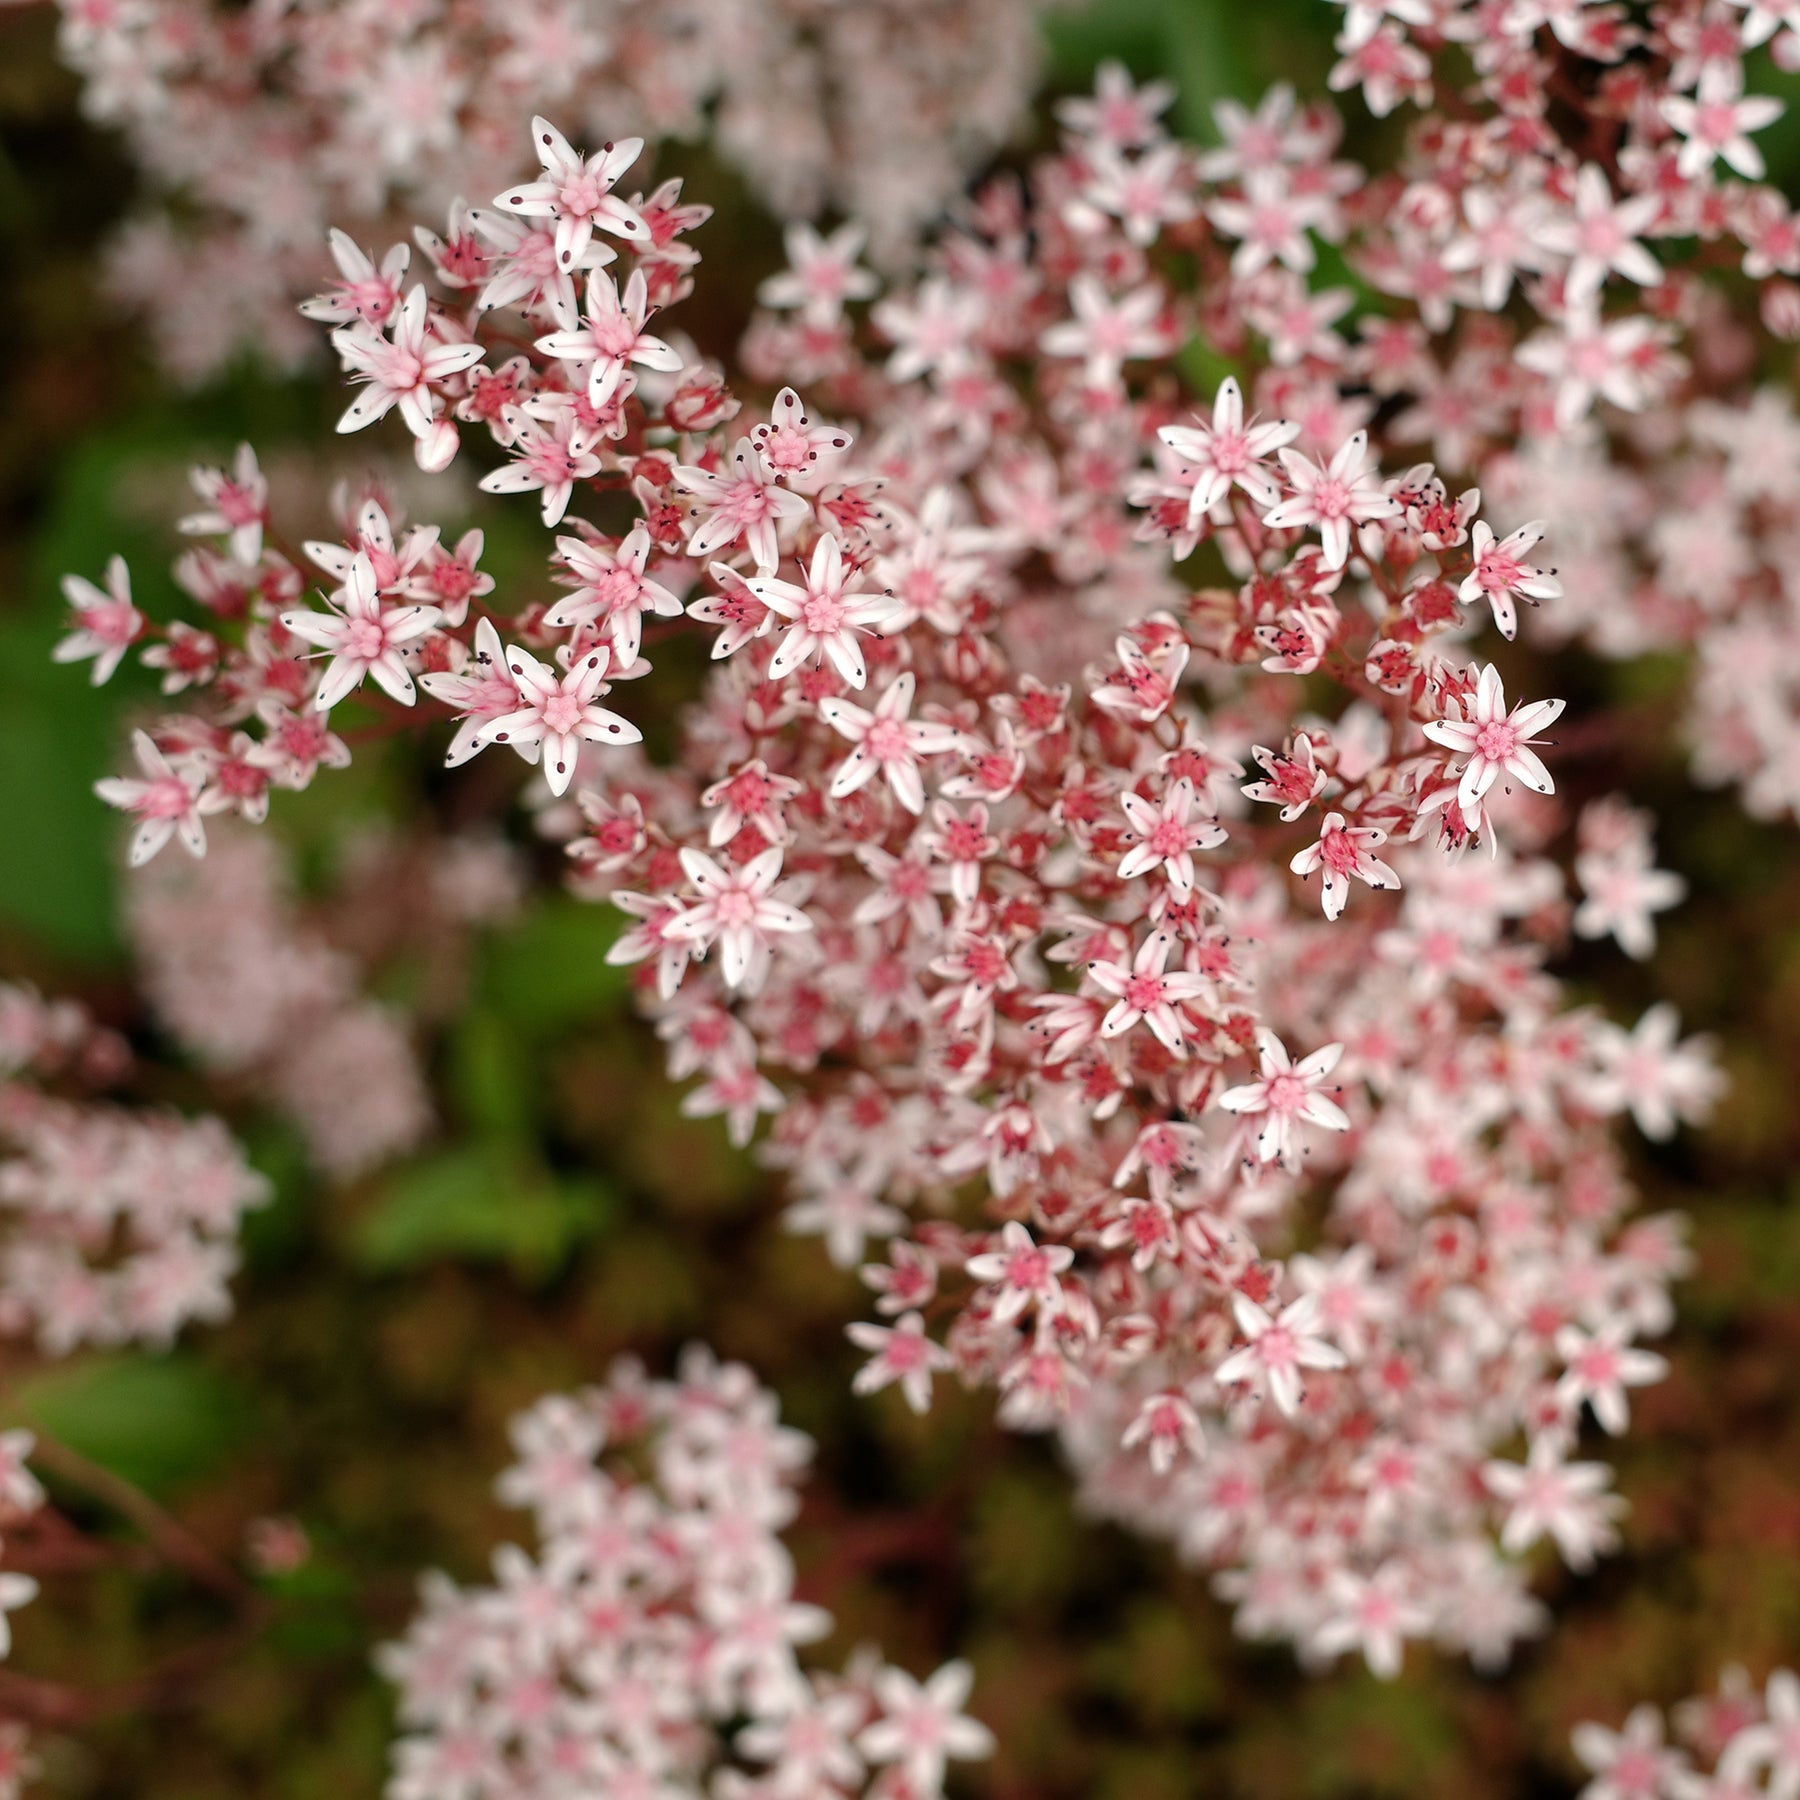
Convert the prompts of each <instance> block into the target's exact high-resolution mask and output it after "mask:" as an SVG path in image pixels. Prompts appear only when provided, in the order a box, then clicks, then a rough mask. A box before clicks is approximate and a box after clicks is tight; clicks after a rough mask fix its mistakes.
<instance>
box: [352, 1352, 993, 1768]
mask: <svg viewBox="0 0 1800 1800" xmlns="http://www.w3.org/2000/svg"><path fill="white" fill-rule="evenodd" d="M512 1439H513V1446H514V1449H515V1451H516V1452H517V1455H518V1461H517V1462H516V1463H515V1464H514V1465H513V1466H512V1467H511V1468H510V1469H508V1470H507V1471H506V1473H505V1474H504V1475H502V1476H501V1478H500V1484H499V1492H500V1497H501V1498H502V1499H503V1500H505V1501H507V1502H508V1503H509V1504H511V1505H514V1506H523V1507H529V1508H530V1510H531V1513H532V1515H533V1518H534V1521H535V1523H536V1527H537V1536H538V1548H537V1552H536V1554H535V1555H533V1554H531V1553H530V1552H528V1551H526V1550H524V1549H521V1548H519V1547H518V1546H517V1545H512V1544H508V1545H504V1546H502V1547H501V1548H500V1549H499V1550H498V1551H496V1552H495V1555H494V1581H493V1584H492V1585H491V1586H488V1587H482V1588H473V1589H466V1588H458V1587H456V1586H455V1585H454V1584H453V1583H451V1582H450V1581H449V1580H447V1579H446V1578H444V1577H443V1576H431V1577H428V1578H427V1579H426V1581H425V1583H424V1607H423V1610H422V1612H421V1613H420V1615H419V1617H418V1618H417V1619H416V1620H415V1621H414V1623H413V1625H412V1627H411V1629H410V1630H409V1631H408V1633H407V1636H406V1637H405V1639H404V1640H403V1641H402V1642H400V1643H398V1644H395V1645H391V1646H390V1647H389V1648H388V1649H387V1650H386V1651H385V1652H384V1653H383V1656H382V1661H383V1666H384V1668H385V1670H386V1672H387V1674H388V1675H389V1676H390V1678H391V1679H392V1680H394V1681H395V1682H396V1683H397V1684H398V1686H399V1688H400V1718H401V1723H402V1726H403V1729H404V1735H403V1736H402V1737H401V1738H400V1740H399V1743H398V1746H397V1748H396V1752H395V1771H394V1775H393V1778H392V1780H391V1781H390V1783H389V1785H388V1793H389V1795H390V1796H391V1797H392V1800H442V1796H443V1795H445V1794H446V1793H452V1792H454V1793H457V1794H461V1795H463V1796H465V1797H466V1800H511V1797H512V1796H515V1795H520V1794H527V1793H530V1794H538V1793H545V1792H552V1791H555V1792H563V1791H576V1790H584V1789H585V1790H592V1791H596V1792H607V1793H633V1794H646V1795H649V1794H654V1795H657V1796H663V1797H666V1800H679V1797H681V1796H687V1795H697V1794H700V1793H707V1794H710V1795H713V1796H715V1797H716V1800H781V1797H783V1796H792V1795H801V1794H806V1795H820V1794H835V1795H850V1794H863V1793H867V1794H869V1795H871V1796H881V1797H882V1800H933V1797H934V1796H937V1795H939V1794H941V1793H942V1791H943V1779H944V1772H945V1767H946V1764H947V1763H948V1762H949V1761H951V1760H960V1759H964V1758H971V1757H983V1756H986V1755H987V1754H988V1752H989V1750H990V1749H991V1748H992V1738H991V1737H990V1735H989V1733H988V1732H987V1730H986V1729H985V1727H983V1726H982V1725H980V1724H978V1723H977V1722H976V1721H975V1720H974V1719H971V1718H969V1717H967V1716H965V1715H964V1713H963V1710H962V1708H963V1703H964V1701H965V1700H966V1699H967V1697H968V1693H969V1686H970V1672H969V1668H968V1665H967V1664H966V1663H949V1664H946V1665H945V1666H944V1667H943V1668H941V1669H939V1670H938V1671H937V1673H936V1674H935V1675H933V1676H931V1677H930V1678H929V1679H928V1680H926V1681H924V1682H920V1681H916V1680H914V1679H913V1678H912V1677H911V1676H910V1675H908V1674H907V1673H906V1672H905V1671H904V1670H902V1669H898V1668H896V1667H894V1666H893V1665H891V1664H889V1663H887V1662H885V1661H883V1660H882V1659H881V1657H880V1656H879V1655H878V1654H876V1653H874V1652H873V1651H868V1650H864V1651H859V1652H858V1653H857V1654H856V1655H854V1656H853V1657H852V1658H851V1659H850V1661H849V1663H848V1665H847V1666H846V1667H845V1669H844V1671H843V1673H842V1674H841V1675H831V1674H827V1673H825V1672H823V1671H821V1670H817V1669H811V1668H804V1667H802V1665H801V1662H800V1658H799V1651H800V1649H801V1647H802V1646H804V1645H807V1644H811V1643H815V1642H817V1641H818V1640H819V1639H821V1638H823V1637H826V1636H828V1635H829V1634H830V1632H831V1629H832V1620H831V1615H830V1614H829V1613H827V1612H826V1611H825V1610H824V1609H823V1608H822V1607H818V1606H813V1605H809V1604H807V1603H805V1602H803V1601H801V1600H798V1599H797V1598H796V1597H795V1593H794V1565H793V1561H792V1558H791V1557H790V1556H789V1554H788V1551H787V1548H786V1546H785V1545H784V1544H783V1543H782V1541H781V1536H780V1534H781V1531H782V1529H783V1528H784V1527H785V1526H786V1525H788V1524H789V1523H790V1522H791V1521H792V1519H793V1518H794V1515H795V1513H796V1512H797V1510H798V1499H797V1495H796V1487H797V1483H798V1481H799V1479H800V1476H801V1474H802V1472H803V1471H804V1468H805V1465H806V1463H807V1461H808V1460H809V1458H810V1456H811V1454H812V1445H811V1442H810V1441H809V1440H808V1439H807V1438H806V1437H805V1436H804V1435H803V1434H802V1433H800V1432H798V1431H795V1430H793V1429H792V1428H790V1427H787V1426H783V1425H782V1424H780V1423H779V1420H778V1415H777V1411H776V1402H775V1397H774V1396H773V1395H772V1394H771V1393H769V1392H768V1391H767V1390H766V1389H764V1388H762V1387H761V1386H759V1385H758V1383H757V1381H756V1379H755V1378H754V1376H752V1375H751V1373H750V1372H749V1370H747V1369H745V1368H744V1367H743V1366H742V1365H741V1364H736V1363H728V1364H720V1363H718V1362H715V1361H714V1360H713V1358H712V1357H711V1356H709V1355H707V1354H706V1353H705V1352H702V1351H698V1350H694V1351H690V1352H689V1353H688V1354H687V1355H686V1356H685V1357H684V1358H683V1359H682V1365H681V1370H680V1375H679V1378H678V1379H676V1380H673V1381H652V1380H649V1379H647V1378H646V1377H645V1375H644V1373H643V1371H642V1370H641V1369H640V1368H639V1367H638V1366H637V1365H636V1364H635V1363H630V1362H626V1363H621V1364H618V1365H616V1366H615V1367H614V1369H613V1370H612V1372H611V1374H610V1375H609V1377H608V1379H607V1381H606V1383H605V1384H604V1385H603V1386H601V1387H597V1388H591V1389H588V1390H586V1391H585V1392H583V1393H580V1394H575V1395H553V1396H551V1397H549V1398H547V1399H544V1400H540V1401H539V1402H538V1403H537V1404H536V1405H535V1406H533V1407H532V1408H531V1409H530V1410H529V1411H527V1412H525V1413H522V1414H520V1415H519V1417H518V1418H516V1419H515V1420H514V1421H513V1424H512Z"/></svg>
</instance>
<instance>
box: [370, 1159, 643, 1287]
mask: <svg viewBox="0 0 1800 1800" xmlns="http://www.w3.org/2000/svg"><path fill="white" fill-rule="evenodd" d="M613 1210H614V1200H613V1196H612V1193H611V1191H610V1190H609V1189H608V1188H607V1187H605V1186H604V1185H603V1184H601V1183H600V1182H598V1181H594V1180H592V1179H588V1178H581V1179H569V1178H560V1177H557V1176H553V1175H551V1174H549V1173H547V1172H546V1171H545V1170H543V1169H541V1168H534V1167H533V1166H532V1165H531V1163H530V1162H529V1161H528V1160H526V1159H525V1158H523V1157H521V1156H518V1155H516V1154H514V1153H513V1152H511V1151H509V1150H508V1149H507V1148H505V1147H504V1146H501V1145H492V1144H484V1145H478V1146H474V1147H471V1148H468V1149H461V1150H452V1151H449V1152H447V1153H445V1154H444V1155H441V1156H434V1157H432V1158H430V1159H429V1160H428V1161H425V1162H420V1163H414V1164H413V1165H411V1166H410V1167H409V1168H405V1169H402V1170H400V1171H399V1172H398V1173H397V1174H395V1175H394V1176H393V1177H391V1178H390V1179H389V1180H388V1181H387V1182H386V1183H385V1184H384V1186H383V1187H382V1189H381V1193H380V1197H379V1199H378V1201H377V1202H376V1204H375V1206H374V1208H373V1209H372V1210H371V1211H370V1212H368V1213H367V1214H366V1215H365V1216H364V1217H363V1219H362V1220H361V1222H360V1224H359V1225H358V1227H357V1229H356V1231H355V1234H354V1236H353V1240H352V1246H351V1248H352V1253H353V1255H354V1256H355V1258H356V1260H357V1261H358V1262H359V1263H360V1264H361V1265H362V1267H363V1268H365V1269H367V1270H370V1271H371V1272H374V1273H388V1272H391V1271H394V1270H399V1269H409V1268H414V1267H416V1266H418V1265H419V1264H421V1263H428V1262H433V1261H436V1260H439V1259H441V1258H459V1257H460V1258H467V1259H470V1260H473V1261H477V1262H502V1263H507V1264H509V1265H510V1266H511V1267H512V1268H513V1269H514V1271H515V1272H516V1273H517V1274H518V1275H520V1276H521V1277H522V1278H524V1279H526V1280H541V1279H543V1278H544V1277H545V1276H548V1275H550V1274H552V1273H554V1272H555V1270H556V1269H557V1268H558V1267H560V1266H561V1264H562V1263H563V1262H564V1261H566V1260H567V1258H568V1255H569V1253H570V1251H571V1250H573V1249H574V1247H575V1246H576V1245H577V1244H578V1243H580V1242H581V1241H582V1240H583V1239H585V1238H589V1237H592V1236H593V1235H594V1233H595V1232H597V1231H599V1230H600V1229H601V1228H602V1227H603V1226H604V1225H605V1224H606V1223H607V1221H608V1220H609V1219H610V1218H611V1217H612V1214H613Z"/></svg>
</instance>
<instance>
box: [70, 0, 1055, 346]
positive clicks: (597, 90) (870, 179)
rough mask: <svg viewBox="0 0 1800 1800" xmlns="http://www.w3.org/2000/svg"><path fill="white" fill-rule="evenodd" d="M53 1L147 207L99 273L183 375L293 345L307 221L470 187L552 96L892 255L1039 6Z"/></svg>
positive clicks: (895, 0) (361, 213)
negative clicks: (147, 198)
mask: <svg viewBox="0 0 1800 1800" xmlns="http://www.w3.org/2000/svg"><path fill="white" fill-rule="evenodd" d="M59 3H60V7H61V13H62V23H61V47H62V53H63V56H64V58H65V60H66V61H67V62H68V63H69V64H70V66H71V67H72V68H74V69H75V70H76V71H77V73H79V74H80V75H81V77H82V79H83V82H84V91H83V105H84V107H85V109H86V111H87V113H88V115H89V117H90V118H92V119H93V120H95V121H96V122H97V123H99V124H102V125H107V126H112V127H114V128H117V129H119V130H121V131H123V132H124V134H125V137H126V141H127V144H128V146H129V148H130V151H131V154H132V156H133V158H134V159H135V161H136V162H137V163H138V164H139V165H140V167H141V168H142V169H143V170H144V171H145V172H146V174H147V175H148V177H149V179H150V182H151V183H152V187H153V192H154V193H155V194H156V196H157V199H158V201H159V202H160V204H158V205H156V206H155V207H154V209H153V210H150V211H148V212H146V213H145V214H144V215H143V216H141V217H140V218H139V219H138V220H137V221H136V222H134V223H133V224H132V225H130V226H129V227H128V228H127V229H126V230H125V232H124V233H123V234H122V235H121V236H120V237H119V238H118V240H117V241H116V243H115V244H114V246H113V253H112V281H113V286H114V287H115V289H116V290H117V291H118V292H119V294H120V295H121V296H122V297H123V298H125V299H126V300H127V301H129V302H130V303H132V304H133V305H135V306H138V307H141V308H143V309H144V310H145V311H146V312H147V313H148V314H149V317H150V320H151V324H152V328H153V330H154V332H155V335H156V338H157V340H158V343H159V345H160V348H161V350H162V354H163V356H164V358H165V360H166V361H167V362H168V363H169V364H170V366H171V367H172V368H173V369H174V370H175V371H177V372H178V373H180V374H183V375H186V376H189V377H200V376H204V375H207V374H210V373H213V372H215V371H216V370H217V369H218V368H219V367H221V366H222V365H223V364H224V363H225V362H226V361H227V360H229V358H230V357H231V356H232V355H233V354H235V353H236V352H238V351H240V350H242V349H244V348H250V349H253V350H255V351H257V352H259V353H261V354H262V355H263V356H264V357H266V358H271V359H273V360H275V361H277V362H294V361H297V360H299V359H300V358H302V357H303V356H304V355H305V354H306V353H307V352H308V351H309V350H310V348H311V343H310V340H309V336H308V334H307V333H306V332H305V331H304V330H303V329H301V328H299V326H298V322H297V321H296V320H295V318H294V316H293V310H292V302H293V301H294V300H295V299H297V298H298V297H299V296H300V295H301V294H304V293H306V292H308V291H310V290H311V288H313V287H314V286H315V285H316V284H317V281H318V278H319V275H320V273H321V271H322V269H323V267H324V263H323V258H322V255H321V251H322V246H323V240H324V236H325V229H326V227H327V226H328V225H348V226H354V225H356V224H359V223H362V222H365V221H372V220H376V219H379V218H381V217H382V216H383V215H384V214H387V213H389V212H391V211H392V209H394V208H395V207H396V205H408V206H412V207H422V208H425V209H428V210H434V211H435V210H436V209H438V208H440V207H442V206H443V205H445V204H446V203H447V202H448V201H449V200H450V199H451V197H452V196H453V195H455V194H458V193H473V192H478V191H482V190H483V189H484V188H485V186H486V185H488V184H491V182H492V179H493V172H494V169H495V167H496V164H497V162H498V160H499V159H501V158H504V157H509V156H510V155H511V154H512V152H513V148H514V146H515V144H516V143H517V138H516V135H515V134H516V131H517V126H518V121H519V120H520V119H521V118H523V117H526V116H529V114H530V113H532V112H533V111H536V110H539V109H547V108H550V107H555V108H556V109H557V110H558V111H559V112H561V113H562V114H563V115H564V116H567V117H573V118H574V119H575V120H576V122H577V123H578V125H579V126H580V127H581V128H582V129H584V130H586V131H587V132H588V133H589V134H590V135H591V136H592V137H594V138H595V139H596V140H597V139H598V138H600V137H601V136H603V135H611V134H624V133H636V134H639V135H641V136H643V137H645V138H649V139H652V140H666V139H693V138H697V137H700V136H702V135H703V134H704V135H707V136H709V137H710V139H711V141H712V143H713V144H714V145H715V147H716V148H717V149H718V150H719V151H720V152H721V153H722V154H723V155H724V156H725V157H726V158H727V159H728V160H729V161H731V162H732V163H734V164H735V165H736V166H737V167H738V168H739V169H741V170H742V172H743V173H744V174H745V176H746V177H747V178H748V179H749V181H750V184H751V186H752V187H753V188H754V189H755V190H756V192H757V193H758V194H759V195H760V196H761V197H762V198H763V199H765V200H766V201H767V202H768V203H769V204H770V205H771V206H773V207H774V208H775V210H776V211H777V212H779V213H781V214H782V215H783V216H786V217H810V216H813V215H815V214H817V213H818V212H819V211H820V210H821V209H822V208H824V207H826V206H834V207H837V208H839V209H841V210H845V211H849V212H853V213H855V214H856V215H857V216H858V217H859V218H862V219H864V220H865V221H867V222H868V223H869V224H870V225H871V226H872V228H873V229H874V231H875V233H876V236H877V240H878V242H879V243H880V244H881V245H882V246H883V248H884V250H885V251H886V252H888V253H893V252H896V251H898V250H900V249H901V248H902V246H904V245H905V244H906V243H907V242H908V241H909V240H910V239H911V237H912V236H913V234H914V233H915V232H916V231H917V230H918V228H919V227H920V226H921V225H922V224H923V222H924V221H926V220H927V219H930V218H932V217H933V216H935V215H936V214H937V213H938V211H939V210H940V209H941V208H942V207H943V206H944V204H945V203H946V202H947V201H948V200H950V199H951V197H952V196H953V195H954V194H956V193H957V192H958V191H959V190H960V189H961V187H962V185H963V183H964V181H965V179H966V178H967V176H968V174H969V173H970V171H971V170H972V169H974V168H976V167H978V166H979V165H980V164H981V163H982V162H984V161H985V160H986V159H987V157H988V156H989V155H991V154H992V152H993V151H994V149H995V148H996V147H997V146H998V145H999V144H1000V143H1001V142H1002V141H1003V140H1004V139H1005V138H1006V136H1007V134H1008V133H1009V132H1010V131H1011V130H1012V129H1013V128H1014V126H1015V125H1016V124H1017V123H1018V121H1019V119H1020V117H1021V115H1022V113H1023V111H1024V108H1025V105H1026V103H1027V101H1028V99H1029V97H1030V94H1031V90H1032V85H1033V82H1034V79H1035V76H1036V73H1037V67H1038V61H1039V48H1038V41H1037V28H1038V21H1039V17H1040V15H1041V13H1042V12H1043V10H1044V8H1045V5H1046V4H1047V0H979V3H976V4H971V3H969V0H837V3H835V4H829V5H820V4H818V3H817V0H453V3H452V4H450V5H444V6H437V5H432V6H418V5H404V4H399V5H389V4H384V3H376V4H369V3H366V0H300V3H299V4H296V5H264V4H258V5H254V6H251V7H248V8H246V7H243V6H239V5H235V4H232V3H231V0H125V3H123V4H117V3H113V0H105V3H101V4H96V3H95V0H59ZM346 243H347V240H346ZM404 254H405V253H404V251H403V252H401V258H402V264H403V263H404ZM350 261H351V259H350V257H349V256H348V254H347V253H346V252H344V251H343V250H342V249H341V253H340V262H345V263H346V273H350V272H351V271H350V267H349V263H350ZM356 268H357V270H358V272H359V273H360V274H362V275H363V276H364V277H365V278H366V277H368V276H370V275H372V274H373V273H374V270H373V268H372V267H364V266H363V265H361V264H360V263H357V264H356ZM390 272H391V270H390Z"/></svg>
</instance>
